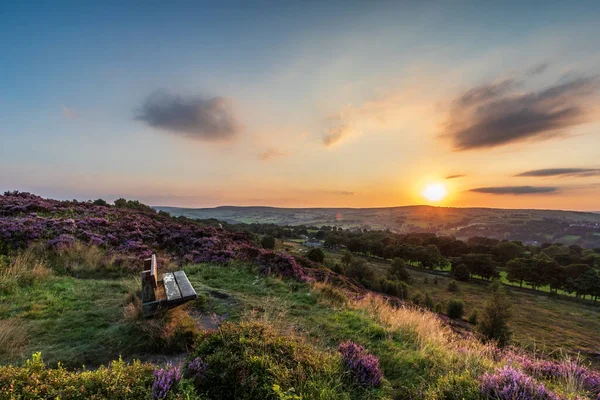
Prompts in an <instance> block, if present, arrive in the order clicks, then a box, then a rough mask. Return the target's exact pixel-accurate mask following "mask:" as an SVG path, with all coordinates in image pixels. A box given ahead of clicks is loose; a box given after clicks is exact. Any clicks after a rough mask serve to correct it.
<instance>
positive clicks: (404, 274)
mask: <svg viewBox="0 0 600 400" xmlns="http://www.w3.org/2000/svg"><path fill="white" fill-rule="evenodd" d="M389 277H390V279H392V280H400V281H403V282H410V281H411V277H410V274H409V273H408V271H407V269H406V262H405V261H404V260H403V259H401V258H398V257H396V258H394V261H392V266H391V267H390V271H389Z"/></svg>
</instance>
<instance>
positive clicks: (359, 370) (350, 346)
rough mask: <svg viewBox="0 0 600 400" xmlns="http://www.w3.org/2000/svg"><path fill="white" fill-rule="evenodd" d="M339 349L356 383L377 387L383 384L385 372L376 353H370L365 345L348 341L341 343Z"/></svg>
mask: <svg viewBox="0 0 600 400" xmlns="http://www.w3.org/2000/svg"><path fill="white" fill-rule="evenodd" d="M338 351H339V352H340V353H341V355H342V360H343V361H344V364H345V365H346V368H348V370H349V371H350V375H351V377H352V380H353V381H354V382H355V383H357V384H359V385H360V386H364V387H369V386H371V387H376V386H379V385H380V384H381V381H382V379H383V373H382V372H381V368H380V367H379V360H378V359H377V357H375V356H374V355H372V354H368V353H367V351H366V350H365V348H364V347H362V346H360V345H358V344H356V343H354V342H351V341H346V342H343V343H340V345H339V347H338Z"/></svg>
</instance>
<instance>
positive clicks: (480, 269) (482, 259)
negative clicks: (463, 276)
mask: <svg viewBox="0 0 600 400" xmlns="http://www.w3.org/2000/svg"><path fill="white" fill-rule="evenodd" d="M461 262H462V263H463V264H465V265H466V266H467V268H468V269H469V272H470V273H471V274H472V275H479V276H481V277H482V278H483V279H492V278H498V277H499V276H500V274H499V273H498V270H497V269H496V263H495V262H494V260H492V256H491V255H490V254H482V253H469V254H465V255H463V256H462V257H461Z"/></svg>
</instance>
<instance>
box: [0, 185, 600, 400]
mask: <svg viewBox="0 0 600 400" xmlns="http://www.w3.org/2000/svg"><path fill="white" fill-rule="evenodd" d="M119 204H120V206H119V207H116V206H109V205H96V204H93V203H90V202H75V201H62V202H61V201H55V200H49V199H43V198H40V197H38V196H34V195H30V194H26V193H7V194H5V195H3V196H0V255H1V257H0V399H20V398H62V399H71V398H77V399H89V398H95V399H114V398H124V399H141V398H153V399H164V398H167V399H233V398H236V399H416V398H423V399H431V400H434V399H481V400H483V399H487V398H498V399H515V398H532V399H575V398H577V396H579V398H590V399H595V398H597V396H598V392H599V389H600V386H599V383H600V374H599V373H598V372H597V371H595V370H594V369H593V368H592V367H590V366H589V365H587V364H586V363H584V362H583V361H582V360H578V359H569V360H564V359H551V358H542V357H541V356H540V355H539V354H531V353H528V352H525V351H524V350H523V349H519V348H512V347H506V348H498V347H496V346H495V345H494V344H493V343H491V342H488V343H482V342H481V341H480V340H479V337H478V336H477V334H476V333H475V331H474V330H473V329H472V328H473V327H472V324H469V323H468V322H467V321H464V320H462V319H461V318H459V317H457V318H456V319H454V320H453V319H450V318H449V317H447V316H444V315H443V314H442V313H440V312H435V313H434V312H432V311H430V310H429V309H428V308H426V307H420V306H417V305H414V304H411V303H409V302H407V301H404V300H402V299H400V298H398V297H394V296H385V295H382V294H379V293H375V292H372V291H369V290H367V289H365V288H364V287H363V286H362V285H360V284H358V283H356V282H355V281H353V280H352V279H348V278H346V277H344V276H341V275H339V274H337V273H335V272H333V271H332V270H331V269H329V268H328V267H327V263H315V262H312V261H310V260H308V259H306V258H304V257H303V256H301V255H300V254H295V253H294V252H293V251H291V250H292V249H290V251H285V247H284V251H272V250H266V249H262V248H259V247H258V246H257V245H256V242H257V241H256V238H255V237H253V236H251V235H248V234H244V233H238V232H228V231H225V230H222V229H219V228H215V227H212V226H205V225H203V224H201V223H199V222H196V221H190V220H186V219H181V218H172V217H169V216H167V215H159V214H156V213H154V212H153V211H151V210H148V209H147V208H146V207H143V205H139V203H138V204H136V203H135V202H120V203H119ZM278 246H285V245H284V244H282V243H278ZM278 250H279V249H278ZM149 252H155V253H157V254H158V255H159V258H160V264H159V265H161V266H163V270H162V271H168V270H173V269H179V268H183V269H184V270H185V272H186V273H187V275H188V277H189V279H190V281H191V282H192V284H193V286H194V287H195V288H196V290H197V291H198V293H199V295H200V296H199V298H198V300H197V301H195V302H193V303H188V304H187V305H186V306H182V307H180V308H177V309H175V310H172V311H169V312H166V313H164V314H162V315H160V316H159V317H157V318H154V319H150V320H147V319H143V318H142V317H141V316H140V304H139V299H140V279H139V271H140V267H141V264H142V263H141V260H142V259H143V258H144V257H146V256H147V255H148V254H149ZM381 268H386V267H381ZM162 271H161V272H162ZM415 284H416V283H413V285H415ZM465 292H467V290H466V289H465ZM469 293H471V292H470V289H469ZM485 293H487V294H489V293H490V290H489V289H488V290H487V291H481V290H480V291H478V293H477V294H472V295H471V294H470V296H472V297H470V298H473V299H475V298H477V299H481V301H482V303H483V304H480V307H481V308H482V309H484V308H485V307H486V304H485V303H487V302H488V300H490V297H489V296H487V297H484V296H485ZM513 295H518V294H513ZM454 296H458V295H457V294H454ZM477 296H480V297H477ZM547 300H548V301H552V300H551V299H547ZM474 301H475V300H474ZM527 303H528V304H535V303H534V302H527ZM490 304H492V303H490ZM438 311H440V310H438ZM515 312H516V313H519V310H518V309H516V310H515ZM586 312H587V311H586ZM590 312H591V311H590ZM481 317H483V314H482V315H481ZM581 318H586V317H585V316H581ZM590 318H597V317H596V316H595V315H593V316H591V317H590ZM555 322H557V321H547V329H554V328H553V325H554V323H555ZM552 350H554V351H557V352H558V351H559V350H560V349H558V348H554V349H552ZM39 351H41V354H39V353H38V352H39ZM32 354H33V355H32ZM120 356H123V360H125V361H123V360H121V359H120V358H119V357H120ZM134 358H139V359H142V360H143V362H139V361H132V360H133V359H134ZM111 360H112V361H111ZM82 364H85V365H87V366H89V367H91V369H89V368H83V367H82ZM99 364H104V365H106V366H105V367H102V366H99Z"/></svg>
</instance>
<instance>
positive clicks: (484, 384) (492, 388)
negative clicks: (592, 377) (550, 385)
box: [479, 367, 559, 400]
mask: <svg viewBox="0 0 600 400" xmlns="http://www.w3.org/2000/svg"><path fill="white" fill-rule="evenodd" d="M479 381H480V388H481V393H482V394H483V395H485V396H487V397H488V398H490V399H497V400H515V399H531V400H559V397H558V396H557V395H556V394H554V393H552V392H551V391H549V390H548V389H546V387H545V386H544V385H542V384H540V383H538V382H537V381H535V379H533V378H531V377H530V376H527V375H525V374H524V373H523V372H521V371H519V370H517V369H514V368H511V367H504V368H502V369H498V370H496V371H495V372H494V373H493V374H489V373H486V374H484V375H483V376H481V377H480V380H479Z"/></svg>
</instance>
